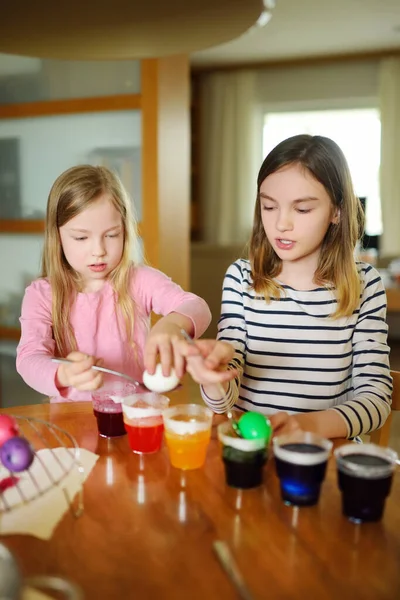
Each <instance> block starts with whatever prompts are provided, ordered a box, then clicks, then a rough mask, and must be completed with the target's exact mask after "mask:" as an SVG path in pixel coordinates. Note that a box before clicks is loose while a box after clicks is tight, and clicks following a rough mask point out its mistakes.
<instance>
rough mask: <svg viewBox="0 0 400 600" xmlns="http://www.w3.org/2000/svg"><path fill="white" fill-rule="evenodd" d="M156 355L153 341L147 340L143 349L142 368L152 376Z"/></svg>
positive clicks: (154, 341) (156, 351) (155, 344)
mask: <svg viewBox="0 0 400 600" xmlns="http://www.w3.org/2000/svg"><path fill="white" fill-rule="evenodd" d="M157 354H158V345H157V342H156V340H155V339H153V338H149V339H148V341H147V343H146V346H145V349H144V356H143V360H144V367H145V369H146V370H147V371H148V372H149V373H150V374H151V375H153V373H154V372H155V370H156V362H157Z"/></svg>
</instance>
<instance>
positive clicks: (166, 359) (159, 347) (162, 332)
mask: <svg viewBox="0 0 400 600" xmlns="http://www.w3.org/2000/svg"><path fill="white" fill-rule="evenodd" d="M181 339H182V334H181V327H180V326H179V325H178V324H175V323H171V322H168V321H167V320H166V319H161V320H160V321H159V322H158V323H157V324H156V325H154V327H153V328H152V329H151V331H150V333H149V336H148V338H147V341H146V345H145V349H144V367H145V369H146V370H147V371H148V372H149V373H150V374H153V373H154V371H155V368H156V364H157V357H159V361H160V363H161V365H162V372H163V375H165V377H168V376H169V374H170V371H171V367H172V366H173V367H174V369H175V373H176V375H177V376H178V377H179V379H180V378H181V377H183V375H184V374H185V361H184V358H183V356H182V355H181V354H180V353H179V352H177V351H176V346H175V344H176V342H177V341H178V340H181Z"/></svg>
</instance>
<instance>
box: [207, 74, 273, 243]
mask: <svg viewBox="0 0 400 600" xmlns="http://www.w3.org/2000/svg"><path fill="white" fill-rule="evenodd" d="M200 89H201V92H200V94H201V95H200V118H201V136H200V148H201V150H200V160H201V165H200V168H201V181H200V200H201V206H202V211H203V226H204V241H206V242H209V243H214V244H220V245H230V244H242V243H245V242H246V241H247V240H248V238H249V236H250V232H251V227H252V221H253V210H254V203H255V199H256V192H257V185H256V178H257V172H258V169H259V168H260V165H261V158H262V115H261V110H260V109H259V108H258V107H257V103H256V71H237V72H225V73H218V72H217V73H211V74H209V75H204V76H203V79H202V82H201V88H200Z"/></svg>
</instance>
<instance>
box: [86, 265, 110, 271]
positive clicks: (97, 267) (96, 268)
mask: <svg viewBox="0 0 400 600" xmlns="http://www.w3.org/2000/svg"><path fill="white" fill-rule="evenodd" d="M106 267H107V263H100V264H98V265H89V269H90V270H91V271H94V272H95V273H101V272H102V271H104V269H105V268H106Z"/></svg>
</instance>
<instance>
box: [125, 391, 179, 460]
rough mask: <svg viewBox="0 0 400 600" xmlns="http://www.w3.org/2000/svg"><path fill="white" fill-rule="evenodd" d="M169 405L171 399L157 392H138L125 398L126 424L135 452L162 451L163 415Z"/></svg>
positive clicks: (131, 446) (132, 448) (130, 443)
mask: <svg viewBox="0 0 400 600" xmlns="http://www.w3.org/2000/svg"><path fill="white" fill-rule="evenodd" d="M168 405H169V398H167V397H166V396H162V395H161V394H157V393H156V392H138V393H136V394H131V395H130V396H128V397H127V398H124V400H123V403H122V411H123V418H124V424H125V429H126V432H127V434H128V440H129V446H130V448H131V450H132V451H133V452H136V453H139V454H150V453H152V452H158V450H160V448H161V445H162V440H163V432H164V423H163V418H162V413H163V411H164V410H165V409H166V408H167V407H168Z"/></svg>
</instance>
